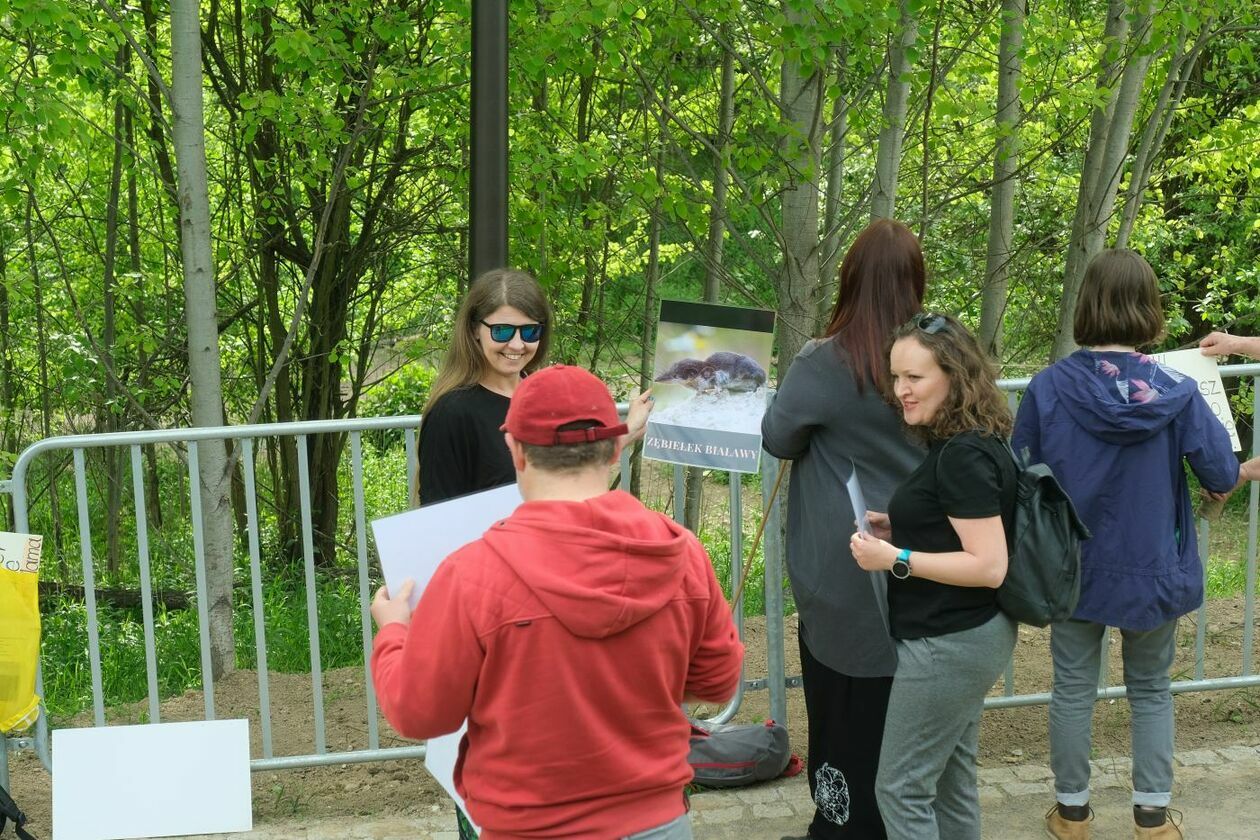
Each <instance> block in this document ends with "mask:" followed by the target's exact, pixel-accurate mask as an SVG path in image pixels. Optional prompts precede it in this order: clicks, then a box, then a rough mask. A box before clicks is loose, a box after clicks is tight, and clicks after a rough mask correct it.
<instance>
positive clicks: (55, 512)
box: [24, 186, 70, 581]
mask: <svg viewBox="0 0 1260 840" xmlns="http://www.w3.org/2000/svg"><path fill="white" fill-rule="evenodd" d="M34 212H35V192H34V187H33V186H32V187H31V192H30V194H29V195H28V196H27V199H26V220H25V224H24V229H25V233H26V253H27V260H28V261H29V262H30V267H31V288H32V289H33V290H34V293H35V346H36V347H38V348H39V403H40V431H41V432H42V435H43V437H45V438H49V437H52V400H51V385H50V383H49V381H48V329H47V327H46V326H45V319H44V283H43V279H42V278H41V277H40V273H39V255H38V254H37V253H36V250H35V231H34V228H33V226H32V225H31V217H32V216H33V215H34ZM60 472H61V466H60V465H59V464H57V463H53V464H52V465H51V466H50V467H49V471H48V507H49V511H48V512H49V516H50V517H51V520H52V528H53V552H54V553H55V554H56V555H57V575H58V577H59V578H60V579H61V580H62V581H65V580H66V579H67V578H68V577H69V576H70V569H69V567H68V566H67V564H66V551H65V544H64V538H63V535H62V529H61V500H60V498H59V497H58V496H57V475H58V474H59V473H60Z"/></svg>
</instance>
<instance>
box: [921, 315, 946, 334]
mask: <svg viewBox="0 0 1260 840" xmlns="http://www.w3.org/2000/svg"><path fill="white" fill-rule="evenodd" d="M914 325H915V326H916V327H918V328H919V329H921V330H923V331H924V332H925V333H927V334H928V335H936V333H938V332H940V331H941V330H943V329H945V328H946V327H948V326H949V321H946V320H945V316H944V315H937V314H936V313H935V312H927V313H924V314H923V315H920V316H918V317H917V318H915V319H914Z"/></svg>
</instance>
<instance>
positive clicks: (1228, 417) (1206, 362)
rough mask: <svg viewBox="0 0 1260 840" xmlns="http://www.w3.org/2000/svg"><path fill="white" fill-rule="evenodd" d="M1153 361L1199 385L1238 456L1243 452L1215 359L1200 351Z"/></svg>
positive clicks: (1175, 353)
mask: <svg viewBox="0 0 1260 840" xmlns="http://www.w3.org/2000/svg"><path fill="white" fill-rule="evenodd" d="M1152 358H1153V359H1155V361H1157V362H1159V363H1160V364H1161V365H1167V366H1168V367H1170V368H1172V369H1173V370H1175V371H1177V372H1178V373H1184V374H1185V375H1186V376H1188V377H1190V378H1191V379H1193V380H1194V381H1195V382H1198V383H1199V393H1200V394H1202V395H1203V398H1204V399H1205V400H1207V404H1208V407H1209V408H1211V409H1212V413H1213V414H1215V415H1216V419H1217V420H1220V421H1221V425H1222V426H1224V427H1225V431H1227V432H1229V442H1230V445H1231V446H1233V447H1234V451H1235V452H1238V451H1240V450H1241V449H1242V443H1240V442H1239V440H1238V428H1237V427H1236V426H1235V425H1234V412H1233V410H1232V409H1230V407H1229V396H1228V395H1227V394H1226V393H1225V384H1224V383H1223V382H1222V381H1221V372H1220V370H1219V369H1218V367H1217V364H1216V359H1214V358H1212V357H1211V356H1204V355H1203V354H1202V353H1200V352H1199V350H1198V348H1195V349H1192V350H1175V351H1173V352H1171V353H1157V354H1154V355H1153V356H1152Z"/></svg>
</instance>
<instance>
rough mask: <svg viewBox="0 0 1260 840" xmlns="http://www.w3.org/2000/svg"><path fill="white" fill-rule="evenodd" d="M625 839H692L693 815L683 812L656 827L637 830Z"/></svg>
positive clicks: (624, 839)
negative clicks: (679, 815)
mask: <svg viewBox="0 0 1260 840" xmlns="http://www.w3.org/2000/svg"><path fill="white" fill-rule="evenodd" d="M623 840H691V815H690V814H683V815H682V816H681V817H675V818H674V819H672V820H670V821H669V822H667V823H665V824H663V825H658V826H657V827H656V828H649V829H647V830H645V831H637V832H635V833H634V834H631V835H629V836H628V837H625V838H623Z"/></svg>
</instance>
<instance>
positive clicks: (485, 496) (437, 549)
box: [372, 484, 521, 834]
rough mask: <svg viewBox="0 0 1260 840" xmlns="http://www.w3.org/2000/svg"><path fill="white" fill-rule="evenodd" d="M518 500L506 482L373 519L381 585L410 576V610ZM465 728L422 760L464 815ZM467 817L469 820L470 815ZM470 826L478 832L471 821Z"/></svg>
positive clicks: (435, 741) (433, 741) (434, 742)
mask: <svg viewBox="0 0 1260 840" xmlns="http://www.w3.org/2000/svg"><path fill="white" fill-rule="evenodd" d="M520 503H521V491H520V490H519V489H518V488H517V486H516V485H515V484H508V485H506V486H504V487H497V488H495V489H493V490H486V491H485V492H482V493H473V494H472V495H469V496H460V497H459V498H456V499H448V500H447V501H445V502H439V503H437V504H435V505H425V506H424V507H421V508H416V509H415V510H409V511H407V512H406V513H399V514H396V515H394V516H387V517H385V518H384V519H377V520H376V521H374V522H373V523H372V533H373V534H374V535H375V536H376V552H377V554H378V555H379V556H380V558H381V572H382V573H383V574H384V575H385V585H386V586H387V587H388V588H389V591H390V592H397V591H398V590H399V588H401V587H402V585H403V583H404V582H405V581H406V580H407V579H408V578H410V579H411V580H414V581H415V582H416V585H415V588H414V589H413V590H412V591H411V608H412V609H413V610H414V609H415V608H416V604H417V603H419V601H420V594H421V593H422V592H424V588H425V587H426V586H428V585H429V581H430V580H432V579H433V573H434V572H436V571H437V567H438V565H440V564H441V562H442V561H443V560H445V559H446V558H447V556H448V555H450V554H451V553H452V552H454V551H456V550H457V549H460V548H462V547H464V546H465V545H467V544H468V543H470V542H472V541H473V540H476V539H479V538H480V537H481V535H482V534H484V533H485V532H486V531H487V530H489V528H490V526H491V525H493V524H494V523H496V522H498V521H499V520H500V519H506V518H507V517H509V516H511V515H512V511H514V510H516V507H517V505H519V504H520ZM467 728H468V724H467V723H466V722H465V723H464V725H462V726H460V728H459V730H458V731H456V732H452V733H451V734H450V735H442V736H441V737H438V738H430V739H429V742H428V745H427V747H426V750H425V758H424V766H425V769H426V770H428V771H429V775H431V776H432V777H433V778H434V780H435V781H437V783H438V784H440V785H441V786H442V789H443V790H445V791H446V792H447V794H448V795H449V796H450V797H451V799H453V800H455V804H456V805H458V806H459V808H460V810H462V811H463V812H464V813H465V814H467V813H468V809H467V808H465V807H464V800H463V799H462V798H461V797H460V795H459V793H458V792H456V790H455V762H456V760H457V759H458V758H459V742H460V741H461V740H462V739H463V737H464V732H465V731H467ZM468 821H469V823H472V818H471V817H469V820H468ZM473 828H474V829H476V831H477V833H478V834H480V833H481V829H480V828H479V827H478V826H476V825H475V824H474V825H473Z"/></svg>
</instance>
